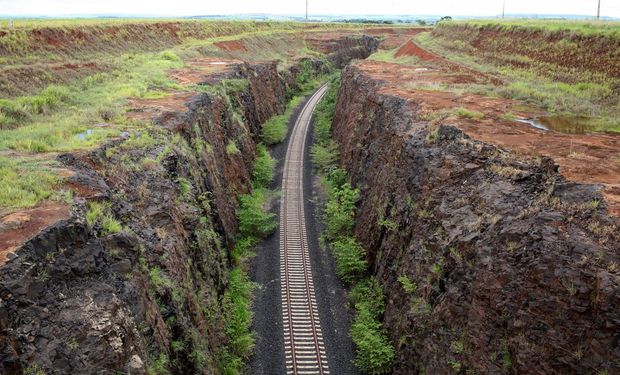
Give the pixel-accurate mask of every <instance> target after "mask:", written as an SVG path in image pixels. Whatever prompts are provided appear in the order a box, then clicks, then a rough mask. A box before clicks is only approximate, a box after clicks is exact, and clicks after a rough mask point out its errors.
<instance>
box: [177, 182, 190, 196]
mask: <svg viewBox="0 0 620 375" xmlns="http://www.w3.org/2000/svg"><path fill="white" fill-rule="evenodd" d="M177 183H178V184H179V191H180V192H181V197H182V198H183V199H187V198H188V197H189V194H190V193H191V191H192V183H191V182H189V180H187V179H186V178H184V177H179V178H177Z"/></svg>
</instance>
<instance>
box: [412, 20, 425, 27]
mask: <svg viewBox="0 0 620 375" xmlns="http://www.w3.org/2000/svg"><path fill="white" fill-rule="evenodd" d="M415 22H416V23H417V24H418V25H420V26H426V25H427V23H426V21H424V20H415Z"/></svg>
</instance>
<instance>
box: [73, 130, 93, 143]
mask: <svg viewBox="0 0 620 375" xmlns="http://www.w3.org/2000/svg"><path fill="white" fill-rule="evenodd" d="M91 135H93V129H88V130H86V131H85V132H82V133H79V134H77V135H76V137H77V138H78V139H79V140H82V141H83V140H85V139H86V137H90V136H91Z"/></svg>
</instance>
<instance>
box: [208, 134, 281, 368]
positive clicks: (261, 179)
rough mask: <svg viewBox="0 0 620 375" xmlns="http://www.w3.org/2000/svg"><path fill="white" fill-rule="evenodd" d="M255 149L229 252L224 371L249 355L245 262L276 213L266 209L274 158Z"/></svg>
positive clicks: (273, 223) (251, 341)
mask: <svg viewBox="0 0 620 375" xmlns="http://www.w3.org/2000/svg"><path fill="white" fill-rule="evenodd" d="M258 150H259V151H258V156H257V159H256V162H255V165H254V173H253V181H252V182H253V183H252V185H253V191H252V193H251V194H245V195H242V196H240V197H239V210H238V211H237V217H238V219H239V232H240V238H239V239H238V240H237V244H236V246H235V249H234V251H233V254H232V259H233V269H232V270H231V273H230V285H229V287H228V290H227V291H226V293H225V295H224V310H225V311H227V314H226V317H225V326H226V334H227V336H228V339H229V342H230V349H229V350H228V351H226V352H225V353H224V354H223V356H222V358H221V360H220V369H221V370H222V373H224V374H240V373H242V370H243V366H244V364H245V359H247V358H248V357H249V356H250V355H251V354H252V349H253V348H254V335H253V334H252V332H251V331H250V324H251V323H252V306H251V304H252V289H253V288H254V285H253V283H252V282H251V281H250V279H249V276H248V261H249V259H250V258H251V257H252V256H253V252H252V248H253V247H254V245H255V244H256V242H257V241H258V240H259V239H260V238H262V237H263V236H265V235H267V234H269V233H271V232H273V231H274V230H275V228H276V226H277V223H276V221H275V215H274V214H272V213H269V212H266V210H265V207H266V203H267V200H268V199H269V196H270V191H269V190H268V186H269V183H270V182H271V180H272V178H273V167H274V165H275V161H274V160H273V158H272V157H271V155H270V154H269V152H268V151H267V149H266V147H265V146H263V145H259V148H258Z"/></svg>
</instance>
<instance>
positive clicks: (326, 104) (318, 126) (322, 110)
mask: <svg viewBox="0 0 620 375" xmlns="http://www.w3.org/2000/svg"><path fill="white" fill-rule="evenodd" d="M339 87H340V78H339V77H338V78H336V79H334V80H333V81H332V82H331V83H330V86H329V89H328V90H327V92H326V93H325V95H324V96H323V99H321V101H320V102H319V104H317V106H316V109H315V110H314V137H315V141H316V142H317V143H323V142H327V141H329V140H330V138H331V133H332V121H333V119H334V112H335V110H336V101H337V99H338V89H339Z"/></svg>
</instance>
